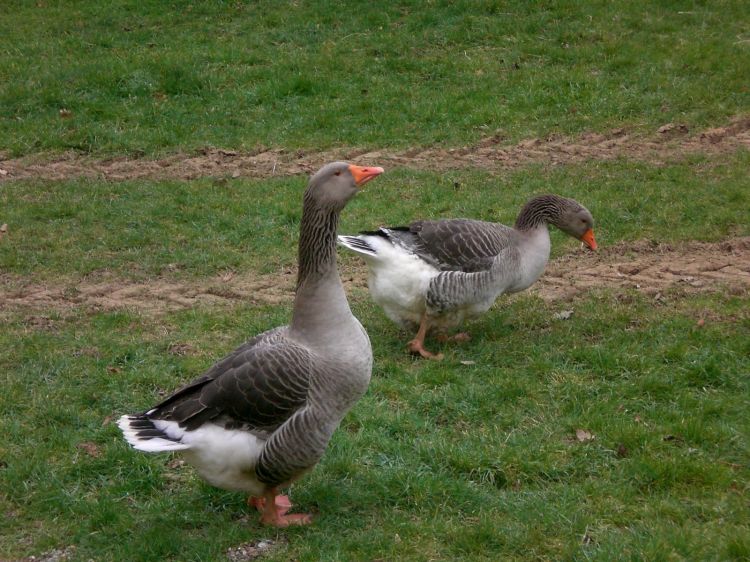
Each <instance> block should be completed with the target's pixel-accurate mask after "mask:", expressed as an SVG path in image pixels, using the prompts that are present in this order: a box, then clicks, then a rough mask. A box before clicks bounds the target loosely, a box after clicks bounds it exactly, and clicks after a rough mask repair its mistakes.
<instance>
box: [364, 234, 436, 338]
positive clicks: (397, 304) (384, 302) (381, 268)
mask: <svg viewBox="0 0 750 562" xmlns="http://www.w3.org/2000/svg"><path fill="white" fill-rule="evenodd" d="M377 251H378V255H377V257H374V258H370V257H368V256H363V257H364V258H365V260H366V261H367V264H368V266H369V269H370V277H369V280H368V285H369V288H370V294H371V295H372V299H373V300H374V301H375V302H376V303H377V304H378V305H379V306H381V307H382V308H383V311H384V312H385V314H386V316H388V318H390V319H391V320H393V321H394V322H396V323H397V324H402V325H404V324H412V323H417V324H418V323H419V321H420V320H421V318H422V314H423V313H424V310H425V300H424V299H425V295H426V294H427V289H428V288H429V286H430V279H432V278H433V277H434V276H435V275H437V274H438V273H439V271H438V270H437V269H436V268H435V267H433V266H431V265H429V264H428V263H426V262H425V261H423V260H421V259H420V258H418V257H417V256H415V255H413V254H410V253H408V252H407V251H405V250H402V249H401V248H397V247H394V246H392V245H391V244H390V243H381V244H378V248H377Z"/></svg>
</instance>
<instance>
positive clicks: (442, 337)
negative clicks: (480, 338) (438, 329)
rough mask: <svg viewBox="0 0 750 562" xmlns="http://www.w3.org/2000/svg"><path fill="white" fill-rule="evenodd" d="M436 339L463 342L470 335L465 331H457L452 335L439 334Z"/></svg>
mask: <svg viewBox="0 0 750 562" xmlns="http://www.w3.org/2000/svg"><path fill="white" fill-rule="evenodd" d="M437 340H438V341H439V342H447V341H455V342H459V343H463V342H467V341H470V340H471V336H470V335H469V334H467V333H466V332H459V333H458V334H453V335H452V336H446V335H445V334H441V335H439V336H438V337H437Z"/></svg>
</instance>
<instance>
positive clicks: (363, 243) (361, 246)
mask: <svg viewBox="0 0 750 562" xmlns="http://www.w3.org/2000/svg"><path fill="white" fill-rule="evenodd" d="M338 242H339V244H340V245H342V246H344V248H349V249H350V250H351V251H352V252H355V253H357V254H362V255H365V256H377V255H378V251H377V250H376V249H375V248H374V247H373V246H372V245H370V244H369V243H368V242H367V240H365V239H364V237H361V236H339V237H338Z"/></svg>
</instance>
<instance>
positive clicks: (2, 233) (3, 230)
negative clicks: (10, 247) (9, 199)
mask: <svg viewBox="0 0 750 562" xmlns="http://www.w3.org/2000/svg"><path fill="white" fill-rule="evenodd" d="M7 235H8V225H7V224H4V223H3V224H1V225H0V240H2V239H3V238H5V237H6V236H7Z"/></svg>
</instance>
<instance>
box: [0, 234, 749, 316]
mask: <svg viewBox="0 0 750 562" xmlns="http://www.w3.org/2000/svg"><path fill="white" fill-rule="evenodd" d="M350 261H351V260H350ZM341 272H342V278H343V279H344V284H345V285H347V289H348V290H351V289H352V288H358V289H362V290H364V289H365V288H366V286H367V270H366V268H365V266H364V265H363V264H361V263H359V262H356V261H351V263H349V262H347V263H345V264H343V265H342V266H341ZM295 274H296V272H295V270H293V269H288V270H285V271H283V272H281V273H278V274H272V275H255V274H252V273H244V274H233V273H226V274H223V275H220V276H216V277H213V278H211V279H207V280H196V281H194V282H189V283H188V282H177V281H170V280H163V279H156V280H153V281H149V282H141V283H134V282H127V281H118V280H109V281H106V282H98V283H97V282H87V281H81V282H78V283H75V284H73V285H51V284H50V285H40V284H34V283H31V282H29V281H28V280H26V279H23V278H20V277H11V276H8V275H5V276H2V277H0V311H7V312H12V311H15V312H21V313H27V314H47V315H48V314H52V313H64V312H65V311H66V310H67V311H72V310H75V309H84V310H89V311H97V310H102V311H107V310H123V309H128V310H133V311H137V312H138V313H140V314H143V315H150V316H156V315H160V314H164V313H167V312H170V311H176V310H182V309H187V308H192V307H201V306H207V307H212V306H232V305H235V304H237V303H240V302H243V303H253V304H257V305H266V304H285V305H290V304H291V301H292V296H293V292H294V281H295ZM599 288H609V289H614V290H616V291H619V292H625V291H627V290H637V291H640V292H642V293H644V294H647V295H652V296H656V297H657V298H658V297H659V295H660V294H661V293H663V292H664V291H667V290H674V289H677V290H678V291H679V294H682V295H691V294H695V293H700V292H717V291H727V292H729V293H730V294H735V295H747V294H750V236H747V237H738V238H731V239H728V240H725V241H722V242H716V243H705V242H685V243H680V244H674V245H672V244H657V243H653V242H649V241H639V242H635V243H621V244H616V245H614V246H611V247H609V248H602V249H601V251H600V252H598V253H596V254H594V253H591V252H588V251H585V250H583V249H581V250H578V251H575V252H572V253H570V254H566V255H564V256H561V257H559V258H557V259H555V260H552V261H551V262H550V264H549V266H548V267H547V270H546V272H545V274H544V276H543V277H542V278H541V279H540V280H539V282H537V283H536V284H535V285H534V286H533V287H532V288H531V289H530V291H531V292H532V293H535V294H537V295H539V296H540V297H542V298H544V299H545V300H548V301H559V300H571V299H575V298H577V297H580V296H582V295H584V294H586V293H588V292H590V291H591V290H594V289H599ZM0 317H2V314H0ZM36 318H40V317H36ZM41 318H42V320H41V324H42V325H43V324H44V321H43V319H44V318H45V316H42V317H41Z"/></svg>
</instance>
